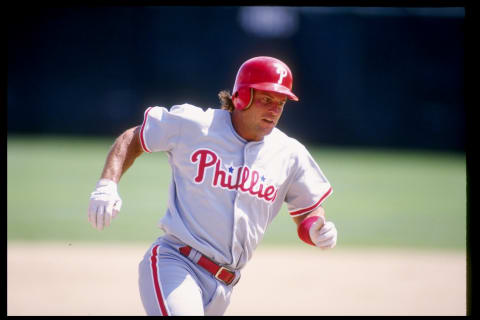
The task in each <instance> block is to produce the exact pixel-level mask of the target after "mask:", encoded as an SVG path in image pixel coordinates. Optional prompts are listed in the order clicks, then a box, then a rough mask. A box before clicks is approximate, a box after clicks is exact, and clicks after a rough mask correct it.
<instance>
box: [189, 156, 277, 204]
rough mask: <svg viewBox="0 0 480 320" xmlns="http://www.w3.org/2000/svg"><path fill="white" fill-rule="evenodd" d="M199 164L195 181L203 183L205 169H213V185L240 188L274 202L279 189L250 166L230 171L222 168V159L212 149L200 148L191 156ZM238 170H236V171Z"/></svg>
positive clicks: (192, 160) (230, 169)
mask: <svg viewBox="0 0 480 320" xmlns="http://www.w3.org/2000/svg"><path fill="white" fill-rule="evenodd" d="M190 161H191V162H192V163H194V164H197V175H196V176H195V178H194V181H195V183H197V184H201V183H203V180H204V179H205V171H206V170H207V169H210V170H213V171H214V174H213V179H212V186H213V187H216V188H223V189H228V190H240V191H242V192H245V193H249V194H251V195H252V196H255V197H257V198H259V199H262V200H265V201H267V202H273V201H274V200H275V198H276V197H277V189H276V188H275V186H273V185H266V184H264V182H265V180H266V178H265V177H264V176H263V175H260V173H259V172H258V171H256V170H252V169H250V168H249V167H248V166H243V167H237V168H234V167H232V166H230V168H228V172H227V171H226V170H223V169H222V159H221V158H220V157H219V156H218V155H217V154H216V153H215V152H213V151H212V150H209V149H198V150H196V151H194V152H193V153H192V155H191V157H190ZM235 171H236V172H235Z"/></svg>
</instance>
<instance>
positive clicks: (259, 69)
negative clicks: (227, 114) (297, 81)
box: [232, 57, 298, 109]
mask: <svg viewBox="0 0 480 320" xmlns="http://www.w3.org/2000/svg"><path fill="white" fill-rule="evenodd" d="M292 82H293V77H292V72H291V71H290V68H288V66H287V65H286V64H285V63H283V62H282V61H280V60H278V59H275V58H272V57H255V58H251V59H249V60H247V61H245V62H244V63H243V64H242V65H241V66H240V69H238V72H237V77H236V78H235V84H234V86H233V92H232V101H233V105H234V106H235V108H237V109H246V108H248V107H250V104H251V103H252V99H253V89H258V90H264V91H270V92H277V93H281V94H284V95H286V96H287V97H288V98H289V99H291V100H294V101H298V98H297V96H296V95H294V94H293V92H292V91H291V90H292Z"/></svg>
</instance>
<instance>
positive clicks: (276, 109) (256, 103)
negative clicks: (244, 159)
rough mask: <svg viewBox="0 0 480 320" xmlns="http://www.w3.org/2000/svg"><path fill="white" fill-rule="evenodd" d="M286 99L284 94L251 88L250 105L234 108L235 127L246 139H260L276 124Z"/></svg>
mask: <svg viewBox="0 0 480 320" xmlns="http://www.w3.org/2000/svg"><path fill="white" fill-rule="evenodd" d="M286 101H287V97H286V96H285V95H284V94H280V93H275V92H268V91H261V90H253V101H252V104H251V106H250V107H249V108H248V109H246V110H235V112H236V113H237V114H236V115H234V126H235V129H237V132H238V133H239V134H240V135H241V136H242V137H243V138H244V139H246V140H248V141H259V140H262V139H263V137H264V136H266V135H268V134H269V133H270V132H272V130H273V128H274V127H275V126H276V125H277V123H278V121H279V120H280V117H281V115H282V112H283V107H284V105H285V103H286ZM235 117H236V118H237V119H235ZM235 120H236V121H235Z"/></svg>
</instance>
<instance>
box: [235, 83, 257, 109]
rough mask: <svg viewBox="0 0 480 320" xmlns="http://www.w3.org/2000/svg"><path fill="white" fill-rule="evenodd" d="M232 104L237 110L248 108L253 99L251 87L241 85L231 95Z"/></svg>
mask: <svg viewBox="0 0 480 320" xmlns="http://www.w3.org/2000/svg"><path fill="white" fill-rule="evenodd" d="M232 101H233V105H234V106H235V108H237V109H239V110H245V109H248V108H250V105H251V104H252V101H253V88H248V87H243V88H240V89H238V90H237V91H236V92H235V93H234V94H233V96H232Z"/></svg>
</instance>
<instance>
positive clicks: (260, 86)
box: [249, 82, 298, 101]
mask: <svg viewBox="0 0 480 320" xmlns="http://www.w3.org/2000/svg"><path fill="white" fill-rule="evenodd" d="M249 87H250V88H253V89H257V90H263V91H269V92H276V93H280V94H284V95H286V96H287V97H288V98H289V99H290V100H293V101H298V97H297V96H296V95H295V94H293V92H292V91H290V89H288V88H287V87H285V86H282V85H281V84H278V83H270V82H264V83H255V84H251V85H249Z"/></svg>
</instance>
